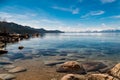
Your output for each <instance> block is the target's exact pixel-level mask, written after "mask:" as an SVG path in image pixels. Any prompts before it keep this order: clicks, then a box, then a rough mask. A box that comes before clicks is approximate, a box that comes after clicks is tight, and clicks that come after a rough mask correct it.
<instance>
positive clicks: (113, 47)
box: [2, 33, 120, 61]
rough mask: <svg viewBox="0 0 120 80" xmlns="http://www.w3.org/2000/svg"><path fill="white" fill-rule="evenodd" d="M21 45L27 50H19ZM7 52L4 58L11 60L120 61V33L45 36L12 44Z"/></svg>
mask: <svg viewBox="0 0 120 80" xmlns="http://www.w3.org/2000/svg"><path fill="white" fill-rule="evenodd" d="M21 45H22V46H24V47H25V48H24V49H23V50H18V46H21ZM7 50H8V51H9V52H8V54H5V55H2V56H4V57H9V58H10V59H11V60H14V59H19V58H20V59H24V58H32V56H37V57H39V56H48V57H49V56H56V55H62V56H68V55H69V54H76V55H80V56H81V58H85V59H88V60H89V59H94V60H103V59H104V60H111V61H120V33H60V34H45V35H42V36H41V37H39V38H31V39H29V40H23V41H20V42H18V43H15V44H10V45H8V46H7ZM21 53H22V54H21ZM26 55H27V56H26ZM30 55H31V56H30ZM77 58H78V57H77Z"/></svg>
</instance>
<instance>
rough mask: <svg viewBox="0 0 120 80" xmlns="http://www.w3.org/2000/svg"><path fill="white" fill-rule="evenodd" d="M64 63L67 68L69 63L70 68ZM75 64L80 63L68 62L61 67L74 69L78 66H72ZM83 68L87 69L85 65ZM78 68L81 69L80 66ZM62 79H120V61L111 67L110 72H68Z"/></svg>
mask: <svg viewBox="0 0 120 80" xmlns="http://www.w3.org/2000/svg"><path fill="white" fill-rule="evenodd" d="M63 65H64V66H65V65H67V68H68V65H69V69H67V68H66V66H65V67H63ZM74 65H78V63H77V62H66V63H64V64H62V66H60V67H62V69H67V70H70V69H71V70H74V69H76V68H72V66H74ZM102 65H103V64H102ZM87 67H89V66H87ZM97 67H98V66H97ZM83 68H84V70H85V67H82V69H83ZM92 68H93V67H92ZM100 68H101V67H100ZM90 69H91V66H90ZM77 70H78V71H79V70H80V67H79V69H77ZM87 71H88V70H86V72H87ZM90 71H91V70H90ZM93 71H94V69H93ZM61 80H120V63H118V64H117V65H115V66H114V67H113V68H112V69H110V70H109V71H108V72H106V73H104V74H102V73H90V74H86V75H81V74H67V75H65V76H63V77H62V78H61Z"/></svg>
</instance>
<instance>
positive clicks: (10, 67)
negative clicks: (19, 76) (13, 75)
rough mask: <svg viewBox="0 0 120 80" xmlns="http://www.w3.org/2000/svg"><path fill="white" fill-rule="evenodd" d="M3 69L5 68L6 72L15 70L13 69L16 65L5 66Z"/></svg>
mask: <svg viewBox="0 0 120 80" xmlns="http://www.w3.org/2000/svg"><path fill="white" fill-rule="evenodd" d="M3 68H4V69H5V70H8V69H13V68H15V66H14V65H5V66H3Z"/></svg>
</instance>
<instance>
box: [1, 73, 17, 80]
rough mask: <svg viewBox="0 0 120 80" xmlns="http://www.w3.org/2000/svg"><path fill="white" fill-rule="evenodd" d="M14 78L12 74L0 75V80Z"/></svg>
mask: <svg viewBox="0 0 120 80" xmlns="http://www.w3.org/2000/svg"><path fill="white" fill-rule="evenodd" d="M15 77H16V76H15V75H13V74H0V80H11V79H14V78H15Z"/></svg>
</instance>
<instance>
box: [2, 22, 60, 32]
mask: <svg viewBox="0 0 120 80" xmlns="http://www.w3.org/2000/svg"><path fill="white" fill-rule="evenodd" d="M5 30H6V32H8V33H19V34H25V33H28V34H34V33H62V31H59V30H45V29H43V28H41V29H35V28H32V27H30V26H22V25H19V24H16V23H13V22H1V21H0V32H3V31H5Z"/></svg>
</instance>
